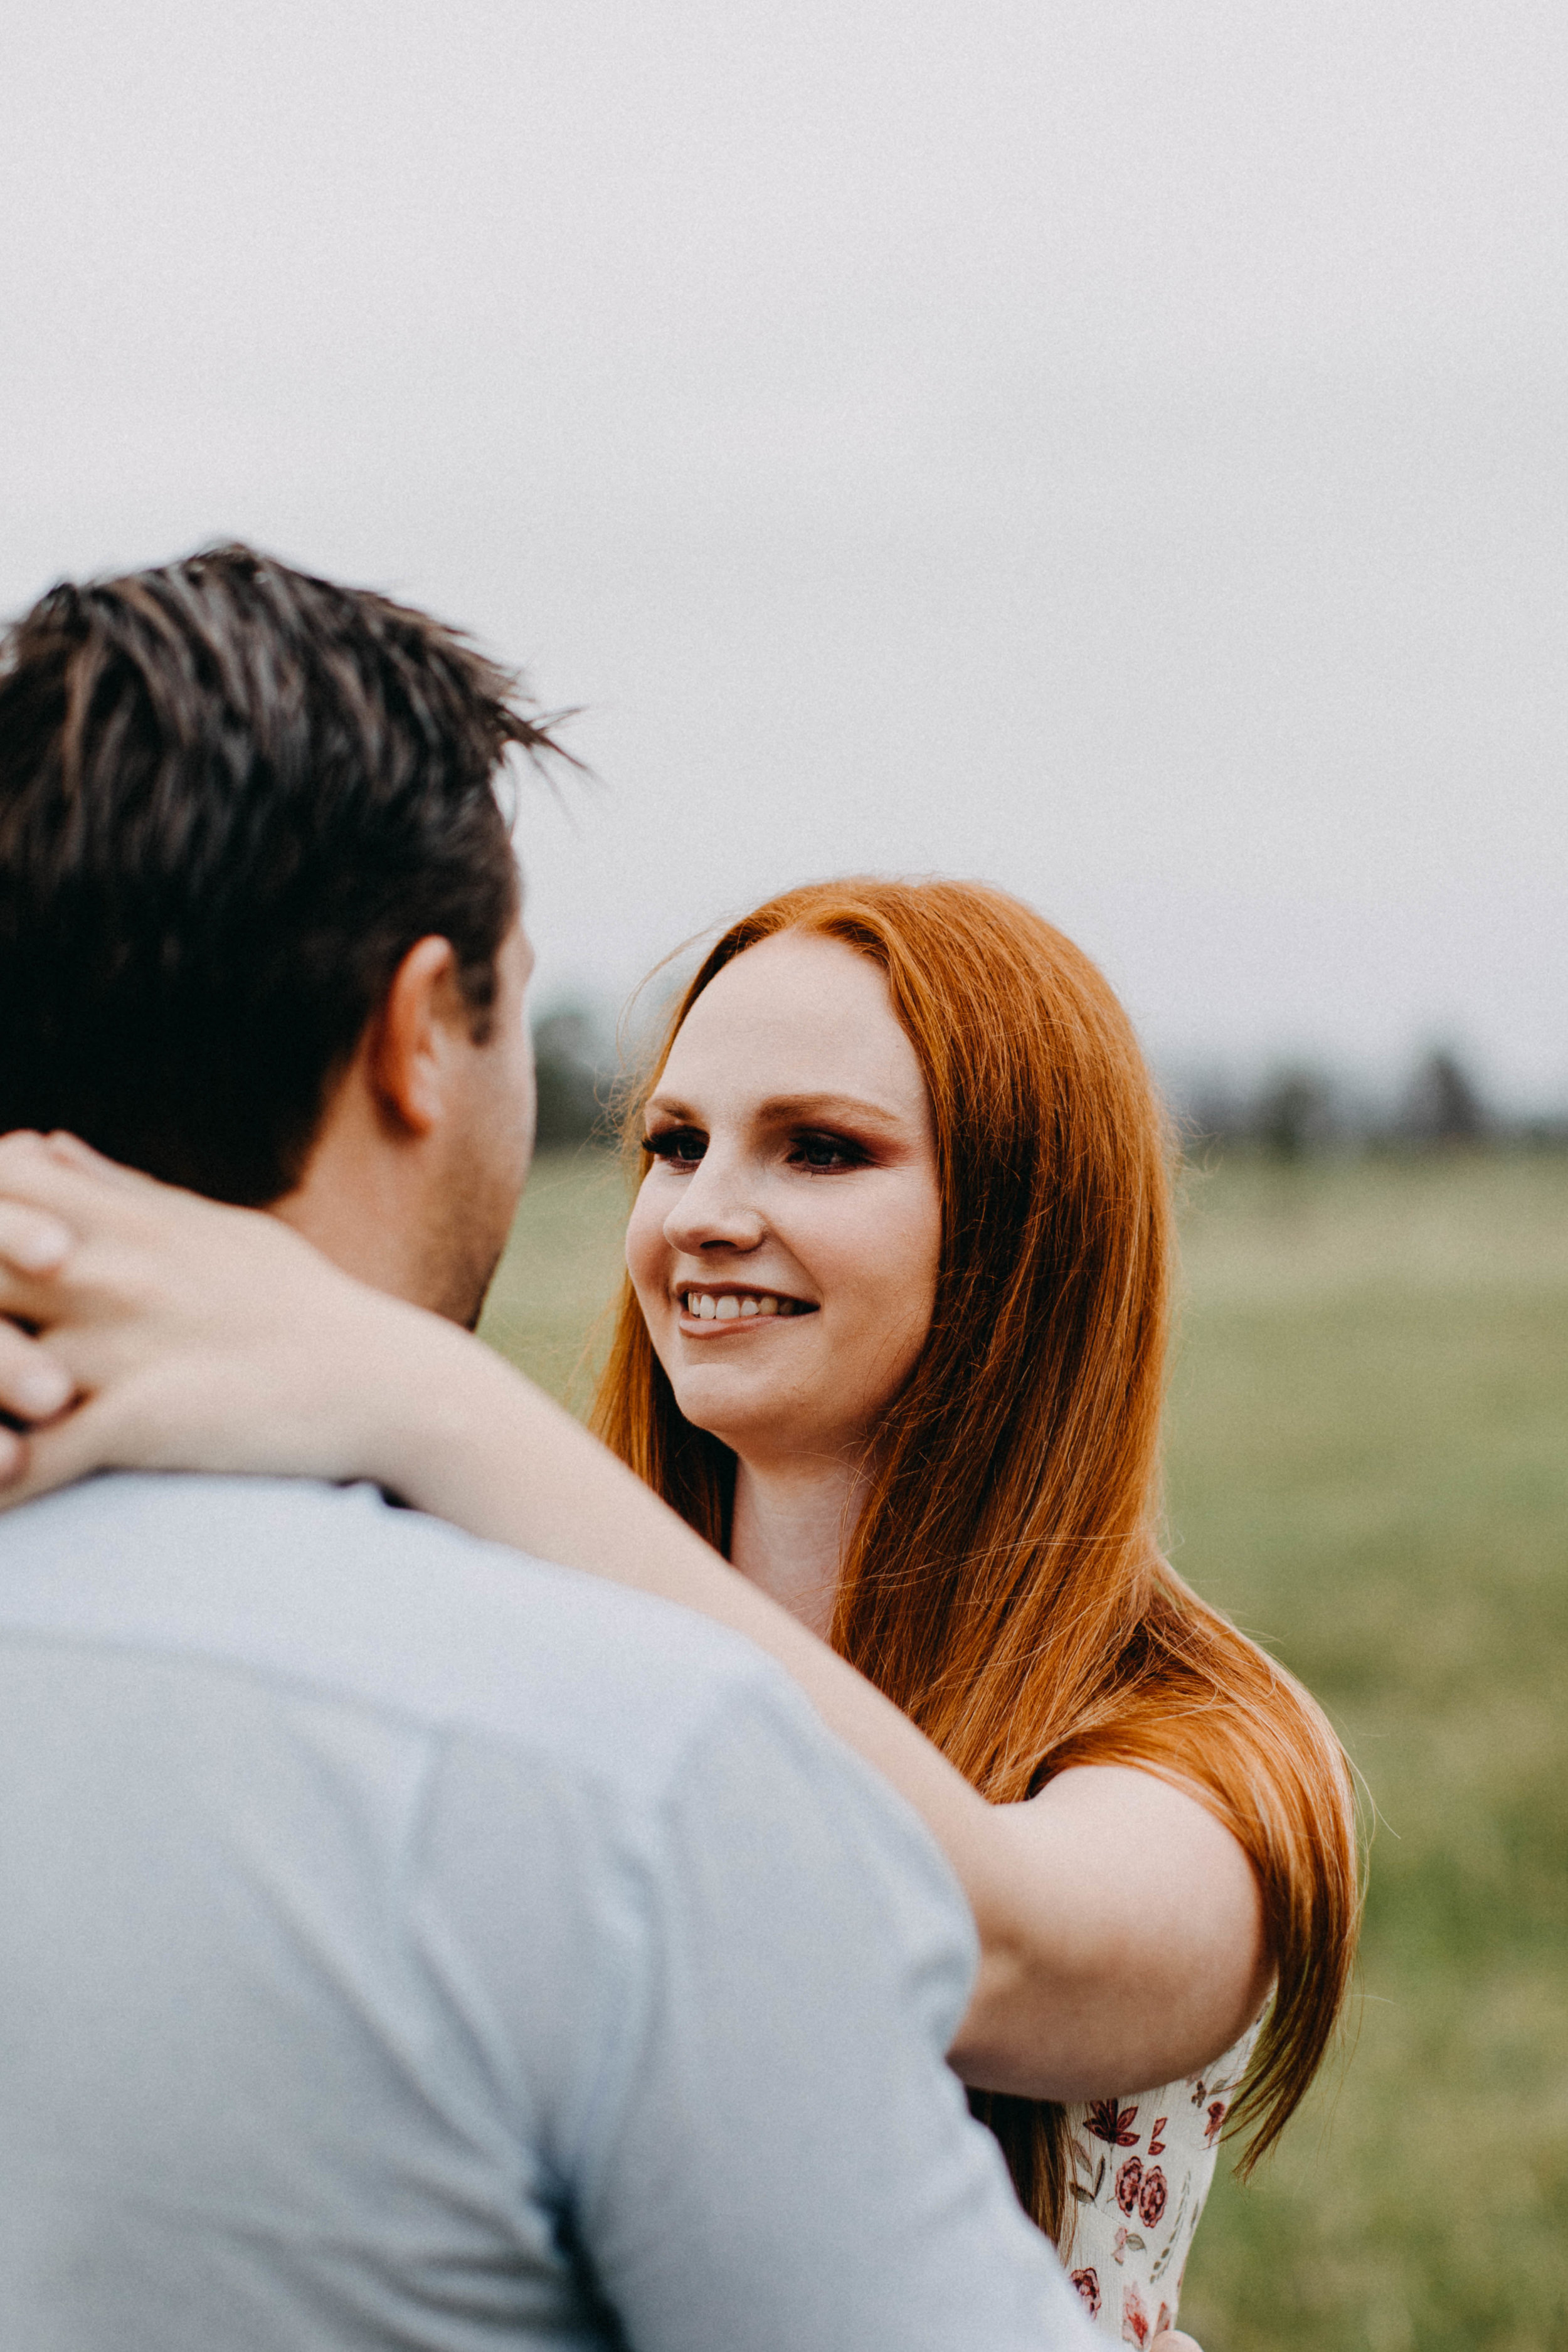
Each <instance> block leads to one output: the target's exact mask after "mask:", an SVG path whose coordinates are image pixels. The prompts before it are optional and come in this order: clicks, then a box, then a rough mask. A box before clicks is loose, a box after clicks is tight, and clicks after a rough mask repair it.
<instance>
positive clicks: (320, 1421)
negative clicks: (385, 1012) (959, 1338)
mask: <svg viewBox="0 0 1568 2352" xmlns="http://www.w3.org/2000/svg"><path fill="white" fill-rule="evenodd" d="M0 1196H3V1198H4V1200H5V1201H7V1202H11V1203H14V1204H16V1205H15V1206H12V1207H6V1208H4V1209H3V1210H0V1311H4V1312H6V1313H9V1314H12V1315H15V1316H20V1317H22V1318H26V1320H27V1321H29V1322H31V1323H33V1324H34V1325H36V1326H37V1328H38V1329H39V1330H40V1331H41V1332H42V1333H44V1334H45V1336H46V1337H47V1359H46V1358H45V1357H44V1356H43V1354H42V1352H41V1351H40V1350H38V1349H36V1348H35V1347H33V1346H32V1345H31V1343H29V1342H26V1341H24V1340H23V1339H21V1338H20V1337H19V1336H16V1335H15V1334H13V1335H11V1337H9V1338H8V1339H7V1340H6V1342H5V1346H4V1347H3V1348H0V1402H10V1403H11V1405H12V1407H13V1410H15V1411H16V1412H17V1413H18V1414H19V1416H20V1417H21V1418H24V1419H29V1420H30V1419H32V1418H34V1417H35V1411H34V1408H31V1407H29V1406H27V1405H26V1403H25V1402H24V1401H23V1398H22V1393H21V1383H22V1381H23V1376H24V1370H28V1369H30V1370H32V1371H34V1372H37V1371H38V1370H41V1368H42V1366H43V1365H44V1363H45V1362H46V1360H52V1361H54V1362H56V1363H58V1365H59V1366H61V1367H62V1368H63V1369H64V1371H65V1372H66V1374H67V1375H68V1382H69V1384H70V1385H71V1386H72V1387H73V1388H74V1390H75V1391H76V1393H77V1395H78V1397H79V1402H78V1403H77V1404H76V1406H75V1407H74V1409H73V1410H71V1411H70V1412H67V1413H66V1414H64V1415H63V1416H62V1417H60V1418H59V1419H58V1420H56V1421H54V1422H52V1423H48V1424H47V1425H46V1426H44V1427H42V1428H38V1429H37V1430H35V1431H34V1432H33V1433H32V1434H31V1436H30V1437H29V1438H28V1440H27V1442H26V1446H25V1448H18V1450H17V1452H16V1455H15V1457H14V1459H13V1460H12V1462H11V1465H10V1484H9V1486H8V1487H7V1488H6V1490H5V1492H6V1495H7V1497H8V1498H9V1499H12V1500H22V1499H25V1498H26V1496H29V1495H32V1494H36V1493H38V1492H41V1491H43V1490H44V1489H45V1488H47V1487H51V1486H60V1485H63V1484H65V1483H67V1482H68V1480H70V1479H72V1478H75V1477H79V1476H82V1475H86V1474H88V1473H89V1472H90V1471H93V1470H98V1469H103V1468H110V1467H125V1468H164V1469H191V1470H218V1471H230V1472H263V1471H270V1472H281V1473H285V1474H296V1475H314V1476H321V1477H328V1478H349V1477H363V1478H370V1479H374V1481H376V1482H377V1483H378V1484H380V1485H382V1486H386V1487H388V1488H390V1489H392V1490H393V1491H395V1492H396V1493H398V1494H400V1495H402V1496H404V1497H405V1499H406V1500H408V1501H409V1502H411V1503H413V1504H415V1505H416V1507H419V1508H421V1509H423V1510H426V1511H428V1512H431V1513H432V1514H434V1515H435V1516H436V1517H441V1518H445V1519H448V1520H450V1521H451V1522H452V1523H453V1524H454V1525H456V1526H458V1527H461V1528H466V1529H468V1532H469V1533H471V1534H473V1535H476V1536H479V1537H482V1538H489V1539H490V1540H492V1541H496V1542H499V1543H503V1544H508V1545H510V1546H512V1547H514V1548H515V1549H519V1550H521V1551H526V1552H531V1553H532V1554H534V1555H536V1556H537V1557H540V1558H542V1559H554V1560H559V1561H561V1562H562V1563H563V1564H564V1565H566V1566H568V1567H573V1568H577V1569H581V1570H586V1571H587V1572H589V1573H591V1574H594V1575H598V1576H603V1577H607V1578H609V1579H611V1580H615V1581H616V1582H619V1583H623V1584H626V1585H629V1586H632V1587H635V1588H636V1589H637V1590H640V1591H647V1592H653V1593H657V1594H658V1595H660V1596H662V1597H663V1598H665V1599H667V1600H669V1601H676V1602H678V1603H679V1604H680V1605H682V1606H684V1607H687V1608H691V1609H696V1610H698V1611H700V1612H701V1613H702V1614H704V1615H705V1616H708V1617H710V1618H713V1619H714V1620H716V1621H717V1622H720V1623H721V1624H725V1625H729V1626H731V1628H732V1629H733V1630H734V1631H735V1632H737V1633H742V1634H743V1635H745V1636H746V1637H747V1638H748V1639H749V1640H751V1641H753V1642H755V1643H757V1644H758V1646H759V1647H760V1648H762V1649H764V1650H766V1651H767V1652H769V1653H770V1654H771V1655H772V1656H773V1657H774V1658H776V1659H777V1660H778V1661H779V1663H780V1664H782V1665H783V1666H784V1668H785V1669H786V1670H787V1671H788V1672H789V1673H790V1674H791V1675H793V1676H794V1678H795V1681H796V1682H797V1683H798V1684H799V1685H800V1686H801V1688H802V1689H803V1690H804V1691H805V1694H806V1696H808V1697H809V1699H810V1700H811V1702H812V1704H813V1705H814V1706H815V1707H816V1710H817V1712H818V1714H819V1715H820V1716H821V1717H822V1719H823V1720H824V1722H825V1723H826V1724H827V1725H828V1726H829V1727H830V1728H831V1729H832V1730H833V1731H835V1732H836V1733H837V1735H838V1736H839V1737H840V1738H842V1739H844V1740H845V1741H846V1743H847V1745H848V1746H850V1747H852V1748H855V1749H856V1750H857V1751H858V1753H859V1754H860V1755H861V1756H863V1757H864V1758H865V1759H866V1760H867V1761H868V1763H870V1764H871V1765H873V1766H874V1767H875V1768H876V1769H878V1770H879V1772H881V1773H882V1775H883V1776H884V1778H885V1779H886V1780H889V1782H890V1783H891V1784H892V1786H893V1787H894V1788H896V1789H897V1790H900V1793H901V1794H902V1795H903V1796H904V1797H905V1798H906V1800H907V1801H909V1802H910V1804H912V1805H913V1806H914V1807H915V1809H916V1811H918V1812H919V1813H921V1816H922V1818H923V1819H924V1820H925V1822H926V1823H927V1825H928V1827H929V1828H930V1829H931V1832H932V1834H933V1835H934V1836H935V1837H936V1839H937V1841H938V1843H940V1844H941V1846H942V1849H943V1851H944V1852H945V1853H946V1854H947V1856H948V1859H949V1861H950V1862H951V1864H952V1867H953V1869H954V1871H955V1872H956V1874H957V1875H958V1877H959V1879H960V1881H961V1882H962V1884H963V1888H964V1891H965V1894H966V1895H967V1896H968V1898H969V1901H970V1903H971V1906H972V1907H973V1912H974V1916H975V1919H976V1923H977V1925H978V1927H979V1932H980V1941H981V1950H982V1962H981V1969H980V1973H979V1977H978V1979H977V1982H976V1987H975V1992H974V1996H973V2001H972V2003H971V2006H970V2010H969V2012H968V2014H967V2016H966V2017H965V2020H964V2022H963V2028H962V2030H961V2032H960V2035H959V2039H958V2042H957V2043H956V2044H955V2046H954V2050H953V2053H952V2054H953V2063H954V2064H955V2065H956V2066H957V2068H958V2070H959V2072H960V2073H961V2074H963V2076H964V2077H965V2079H967V2080H968V2081H970V2082H972V2083H973V2084H976V2085H978V2086H980V2087H983V2088H989V2089H998V2090H1011V2091H1016V2092H1021V2093H1025V2094H1027V2095H1035V2096H1042V2097H1052V2098H1058V2099H1064V2100H1070V2099H1076V2098H1081V2097H1087V2096H1092V2095H1100V2094H1102V2093H1104V2092H1106V2091H1108V2090H1110V2089H1115V2088H1129V2087H1135V2086H1137V2085H1140V2084H1142V2083H1145V2082H1151V2083H1157V2082H1166V2081H1171V2080H1173V2079H1174V2078H1175V2077H1176V2076H1178V2075H1180V2074H1185V2073H1187V2072H1189V2071H1192V2070H1194V2069H1195V2068H1198V2067H1201V2066H1203V2065H1205V2064H1206V2063H1209V2061H1210V2060H1212V2059H1213V2058H1214V2057H1215V2056H1217V2055H1218V2054H1219V2053H1220V2052H1221V2051H1223V2050H1225V2049H1226V2048H1227V2047H1228V2046H1229V2045H1230V2043H1231V2042H1234V2041H1235V2040H1236V2038H1237V2034H1238V2033H1239V2032H1241V2030H1242V2029H1243V2027H1244V2026H1245V2025H1246V2024H1247V2022H1248V2021H1249V2020H1250V2018H1251V2017H1252V2016H1253V2015H1254V2014H1255V2013H1256V2011H1257V2009H1258V2004H1259V2002H1260V2000H1261V1999H1262V1997H1263V1993H1264V1990H1265V1989H1266V1964H1265V1959H1264V1955H1263V1952H1262V1948H1261V1921H1260V1914H1259V1906H1258V1895H1257V1889H1256V1885H1255V1882H1254V1879H1253V1876H1252V1872H1251V1869H1250V1866H1249V1865H1248V1864H1247V1860H1246V1858H1245V1856H1244V1855H1243V1854H1242V1853H1241V1849H1240V1848H1239V1846H1237V1843H1236V1842H1235V1841H1234V1839H1232V1838H1231V1837H1230V1835H1229V1833H1228V1832H1226V1830H1224V1829H1223V1828H1222V1827H1221V1826H1220V1825H1219V1824H1218V1823H1217V1822H1215V1821H1214V1820H1213V1819H1212V1817H1211V1816H1210V1815H1209V1814H1208V1813H1206V1812H1205V1811H1204V1809H1203V1808H1202V1807H1201V1806H1200V1805H1199V1804H1198V1803H1197V1802H1196V1801H1194V1799H1192V1798H1190V1797H1187V1796H1185V1795H1184V1794H1183V1793H1181V1792H1180V1791H1179V1790H1173V1789H1171V1788H1168V1787H1166V1786H1165V1785H1164V1784H1163V1783H1162V1782H1160V1781H1158V1780H1154V1779H1152V1777H1151V1776H1150V1775H1148V1774H1145V1773H1141V1772H1136V1771H1131V1770H1126V1769H1120V1768H1113V1767H1094V1768H1086V1769H1078V1770H1074V1771H1069V1772H1067V1773H1064V1774H1062V1775H1060V1776H1059V1777H1058V1779H1057V1780H1055V1781H1053V1782H1052V1783H1051V1784H1050V1786H1049V1787H1048V1788H1047V1790H1045V1791H1044V1793H1043V1794H1042V1795H1041V1796H1039V1797H1037V1798H1036V1799H1035V1800H1033V1801H1031V1802H1030V1803H1028V1804H1024V1805H1010V1806H991V1805H988V1804H986V1803H985V1802H984V1801H983V1800H982V1799H981V1798H980V1797H978V1796H977V1795H976V1794H975V1792H974V1791H973V1790H972V1789H971V1788H970V1787H969V1785H968V1783H967V1782H966V1781H964V1780H963V1779H962V1777H961V1776H960V1775H959V1774H958V1773H957V1772H956V1771H955V1770H954V1769H953V1768H952V1766H951V1765H950V1764H949V1763H948V1762H947V1761H946V1759H944V1758H943V1757H942V1755H941V1754H940V1753H939V1752H938V1750H937V1749H936V1748H933V1747H932V1746H931V1743H930V1741H929V1740H927V1739H926V1738H924V1736H923V1734H921V1732H919V1731H918V1730H916V1728H915V1727H914V1726H913V1725H912V1724H911V1723H910V1721H909V1720H908V1719H907V1717H904V1716H903V1715H902V1714H901V1713H900V1710H899V1709H898V1708H897V1707H896V1706H893V1705H892V1704H891V1702H890V1701H889V1700H887V1699H885V1698H884V1697H882V1696H881V1695H880V1693H879V1692H878V1691H877V1690H875V1689H874V1688H873V1686H872V1685H870V1684H869V1683H868V1682H867V1681H866V1680H865V1678H864V1677H863V1676H862V1675H859V1674H858V1673H857V1672H856V1671H855V1669H854V1668H853V1667H851V1666H849V1665H848V1664H847V1663H846V1662H845V1661H844V1660H842V1659H841V1658H839V1657H837V1655H836V1654H834V1653H833V1652H832V1651H831V1650H830V1649H828V1648H827V1647H826V1644H825V1643H821V1642H819V1641H818V1640H817V1639H816V1636H815V1635H814V1634H812V1633H808V1632H807V1631H806V1630H805V1627H804V1626H802V1625H800V1624H798V1623H797V1622H795V1619H794V1618H792V1617H790V1616H789V1615H788V1614H787V1613H786V1612H784V1610H783V1609H781V1608H780V1607H779V1606H778V1605H777V1604H776V1603H775V1602H773V1601H771V1600H769V1599H768V1598H767V1597H766V1596H765V1595H764V1594H763V1593H762V1592H760V1591H757V1590H756V1588H755V1587H753V1586H752V1585H750V1584H748V1583H747V1582H746V1581H745V1580H744V1579H743V1578H742V1577H741V1576H739V1575H737V1574H736V1572H735V1571H734V1570H732V1569H731V1568H730V1567H729V1566H728V1565H727V1564H726V1563H725V1562H724V1561H723V1560H721V1559H720V1558H719V1557H718V1555H717V1554H716V1553H714V1552H713V1551H711V1550H710V1549H709V1547H708V1546H707V1545H705V1544H704V1543H702V1542H701V1540H700V1538H698V1536H697V1535H696V1534H695V1533H694V1532H693V1531H692V1529H691V1528H689V1527H687V1526H686V1525H685V1523H684V1522H683V1521H682V1520H681V1519H679V1517H677V1516H676V1515H675V1514H674V1513H673V1512H672V1511H670V1510H669V1509H668V1507H666V1506H665V1505H664V1504H663V1503H661V1502H660V1501H658V1498H657V1497H656V1496H653V1495H651V1494H650V1493H649V1492H648V1490H647V1488H646V1487H645V1486H643V1485H642V1484H641V1483H640V1481H639V1480H637V1478H636V1477H634V1476H633V1475H632V1474H631V1472H630V1471H628V1470H627V1469H626V1468H625V1467H624V1466H623V1465H621V1464H620V1463H618V1462H616V1461H615V1460H614V1459H613V1457H612V1456H611V1455H609V1454H607V1453H606V1452H605V1449H604V1448H603V1447H602V1446H600V1445H599V1444H597V1443H596V1441H595V1439H593V1438H592V1437H590V1436H589V1435H588V1434H587V1433H586V1432H585V1431H584V1429H582V1428H581V1427H580V1426H579V1425H578V1423H576V1422H574V1420H573V1419H572V1418H571V1416H570V1415H569V1414H567V1413H565V1412H563V1411H562V1409H561V1408H560V1407H559V1406H558V1405H556V1404H554V1403H552V1402H551V1400H550V1399H549V1398H547V1397H546V1396H544V1395H543V1394H542V1391H540V1390H538V1389H537V1388H535V1387H534V1386H533V1385H532V1384H531V1382H529V1381H526V1380H524V1379H523V1378H522V1377H521V1374H519V1373H517V1372H515V1371H514V1370H511V1368H510V1366H508V1365H507V1364H505V1363H503V1362H502V1361H501V1360H500V1358H499V1357H497V1356H495V1355H494V1354H492V1353H491V1351H490V1350H489V1349H487V1348H485V1347H484V1346H483V1345H482V1344H481V1343H480V1342H479V1341H477V1340H475V1339H470V1338H469V1337H468V1335H467V1334H466V1333H463V1332H460V1331H458V1330H457V1329H456V1328H454V1327H453V1326H452V1325H450V1324H447V1323H443V1322H441V1321H440V1320H439V1319H438V1318H435V1317H433V1316H429V1315H426V1314H424V1313H423V1312H421V1311H420V1310H419V1309H417V1308H416V1307H409V1306H406V1305H405V1304H404V1303H403V1302H401V1301H399V1300H396V1299H393V1298H389V1297H384V1295H382V1294H381V1293H378V1292H374V1291H371V1290H368V1289H366V1288H365V1287H364V1286H363V1285H361V1284H358V1283H355V1282H353V1281H352V1280H351V1279H350V1278H349V1277H348V1276H345V1275H343V1274H342V1273H341V1272H340V1271H339V1270H338V1269H337V1268H335V1267H333V1266H331V1265H329V1264H328V1262H327V1261H326V1260H325V1259H323V1258H321V1256H320V1255H318V1254H317V1253H316V1252H315V1251H313V1250H312V1249H310V1246H309V1244H306V1243H305V1242H303V1241H302V1240H300V1237H299V1236H298V1235H297V1234H293V1233H292V1232H291V1231H289V1229H288V1228H287V1227H286V1226H284V1225H282V1224H281V1223H279V1221H278V1220H276V1219H274V1218H269V1217H267V1216H265V1215H258V1214H256V1213H251V1212H247V1211H241V1210H232V1209H226V1208H221V1207H218V1206H216V1204H214V1203H213V1202H206V1201H202V1200H199V1199H197V1198H196V1197H195V1196H194V1195H191V1194H188V1193H182V1192H175V1191H174V1190H172V1189H171V1188H168V1187H165V1186H163V1185H156V1184H153V1182H152V1181H150V1180H148V1179H146V1178H141V1177H135V1176H132V1175H129V1174H127V1173H126V1172H125V1171H105V1169H104V1168H103V1166H102V1165H101V1164H99V1165H93V1164H91V1163H89V1162H88V1160H86V1157H85V1155H79V1156H75V1157H71V1156H68V1157H65V1158H62V1157H61V1156H59V1155H58V1153H57V1152H55V1151H54V1150H51V1149H50V1147H48V1146H47V1145H45V1144H44V1143H42V1142H41V1141H40V1140H39V1139H36V1138H34V1139H26V1138H12V1139H6V1140H5V1142H4V1143H0ZM28 1219H31V1220H32V1221H33V1222H32V1223H27V1220H28ZM19 1221H20V1222H19ZM51 1221H52V1222H51ZM67 1235H68V1236H69V1240H68V1244H64V1245H63V1246H62V1244H63V1242H64V1237H65V1236H67ZM5 1475H7V1472H6V1464H5V1449H4V1448H0V1476H5Z"/></svg>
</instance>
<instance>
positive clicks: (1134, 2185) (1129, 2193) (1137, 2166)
mask: <svg viewBox="0 0 1568 2352" xmlns="http://www.w3.org/2000/svg"><path fill="white" fill-rule="evenodd" d="M1142 2178H1143V2162H1142V2158H1141V2157H1136V2156H1130V2157H1129V2158H1128V2159H1127V2161H1126V2163H1125V2164H1124V2165H1122V2166H1121V2168H1120V2169H1119V2170H1118V2172H1117V2175H1116V2201H1117V2203H1118V2204H1119V2205H1120V2206H1121V2210H1122V2211H1123V2212H1124V2213H1131V2210H1132V2208H1133V2207H1134V2205H1136V2204H1137V2202H1138V2184H1139V2182H1140V2181H1141V2180H1142Z"/></svg>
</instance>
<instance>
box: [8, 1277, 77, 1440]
mask: <svg viewBox="0 0 1568 2352" xmlns="http://www.w3.org/2000/svg"><path fill="white" fill-rule="evenodd" d="M75 1393H76V1382H75V1381H74V1380H73V1379H72V1378H71V1376H70V1374H69V1372H68V1371H67V1370H66V1369H65V1367H64V1365H63V1364H60V1363H58V1362H57V1361H56V1360H55V1359H54V1357H53V1356H51V1355H50V1354H49V1352H48V1350H47V1349H46V1348H45V1347H44V1346H43V1344H42V1342H41V1341H39V1340H37V1339H29V1338H28V1336H27V1334H26V1332H25V1331H19V1330H18V1329H17V1328H16V1325H15V1323H8V1322H6V1321H5V1318H3V1317H0V1412H6V1413H9V1414H10V1415H11V1416H12V1418H13V1419H14V1420H16V1421H25V1422H38V1421H52V1420H53V1419H54V1417H55V1415H56V1413H57V1412H63V1411H64V1409H65V1407H66V1406H67V1405H68V1403H69V1402H70V1401H71V1398H72V1397H73V1395H74V1394H75ZM3 1475H5V1471H4V1468H3V1466H0V1476H3Z"/></svg>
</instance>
